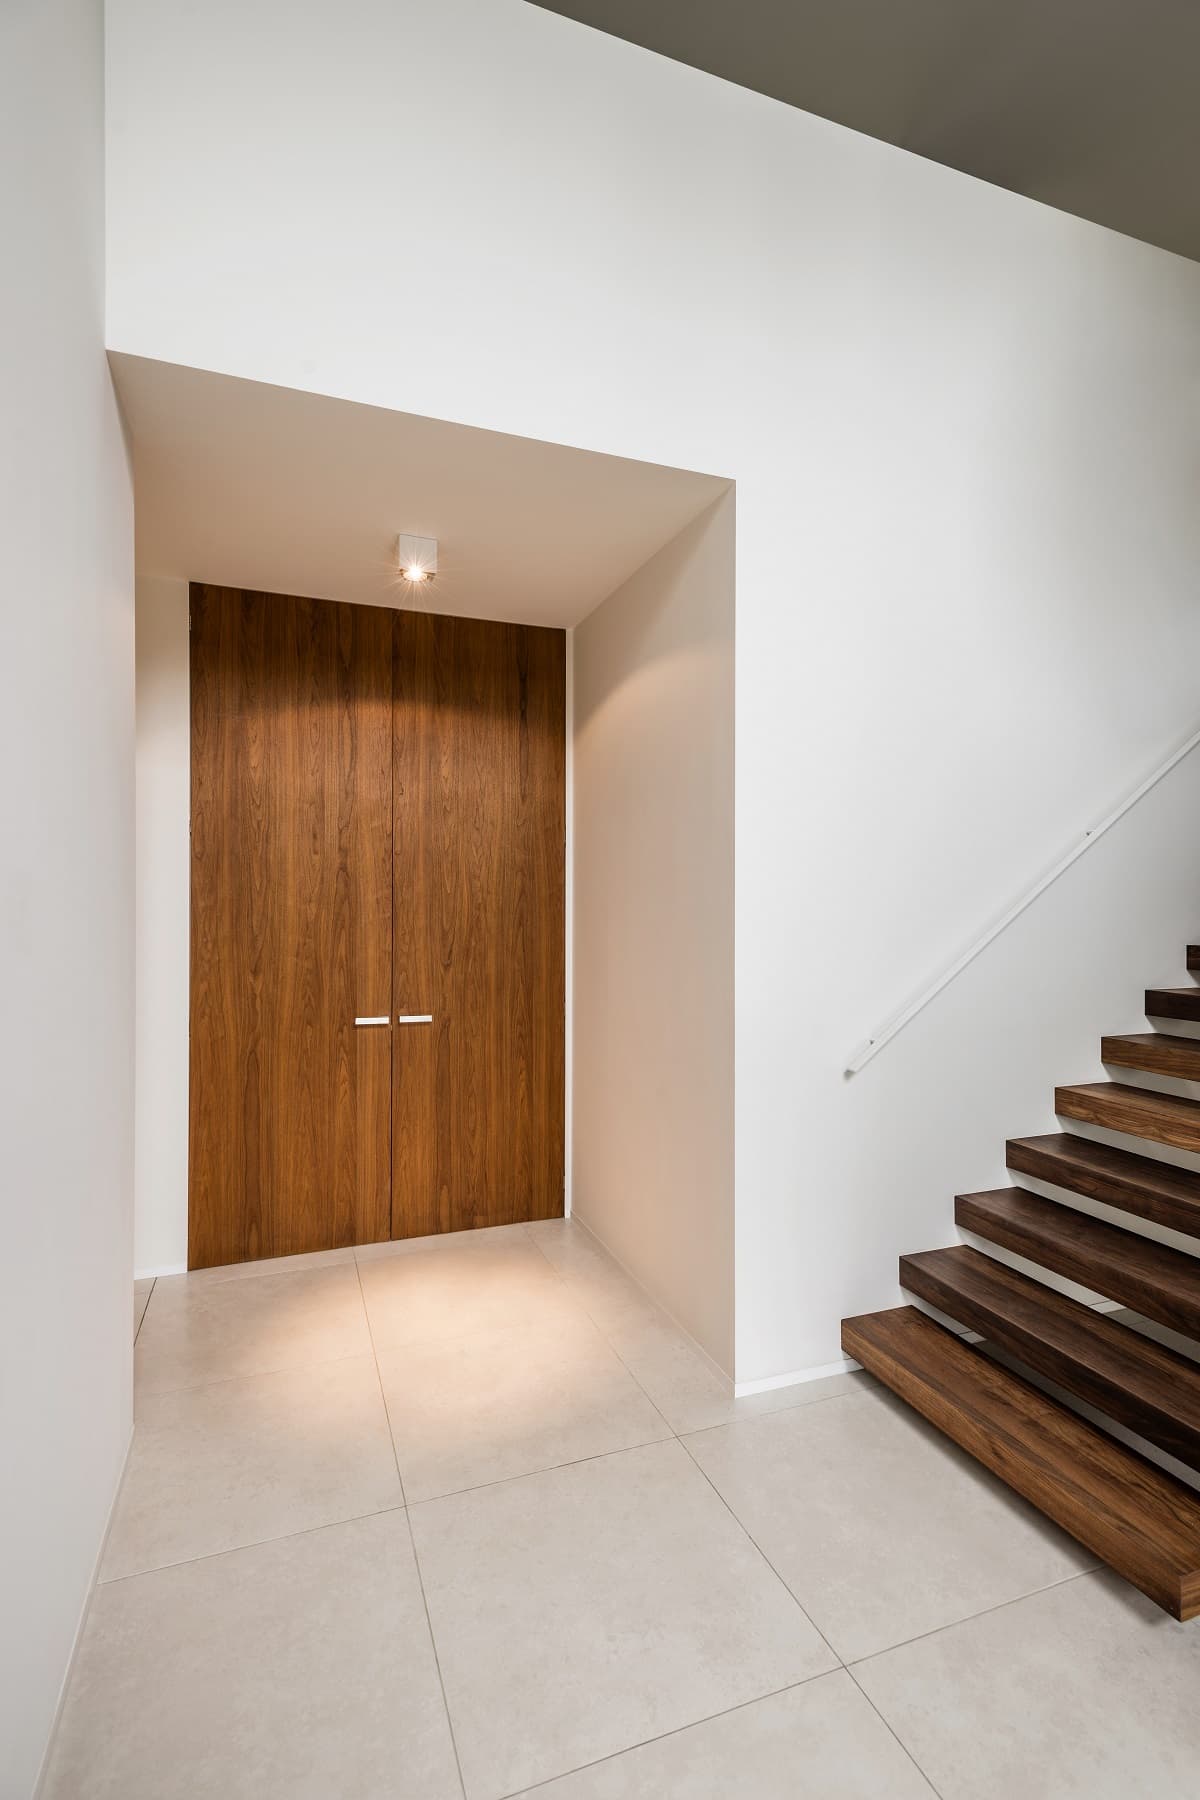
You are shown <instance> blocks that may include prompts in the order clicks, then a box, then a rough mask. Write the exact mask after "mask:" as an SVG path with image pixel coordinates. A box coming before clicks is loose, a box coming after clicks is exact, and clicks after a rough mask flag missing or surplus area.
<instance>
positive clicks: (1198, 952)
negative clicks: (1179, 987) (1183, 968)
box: [1187, 944, 1200, 975]
mask: <svg viewBox="0 0 1200 1800" xmlns="http://www.w3.org/2000/svg"><path fill="white" fill-rule="evenodd" d="M1187 966H1188V974H1189V975H1200V944H1189V945H1188V947H1187Z"/></svg>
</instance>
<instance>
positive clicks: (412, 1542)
mask: <svg viewBox="0 0 1200 1800" xmlns="http://www.w3.org/2000/svg"><path fill="white" fill-rule="evenodd" d="M354 1267H355V1269H356V1270H357V1271H358V1292H359V1297H360V1299H361V1300H362V1308H363V1312H364V1313H365V1314H366V1320H367V1336H368V1337H369V1338H370V1340H371V1355H372V1357H373V1358H374V1362H375V1379H376V1381H377V1382H378V1383H379V1397H380V1399H381V1400H382V1401H383V1416H384V1419H385V1420H386V1422H387V1429H388V1436H389V1438H391V1440H392V1456H393V1458H394V1459H395V1463H396V1479H397V1481H398V1482H399V1483H400V1498H401V1500H402V1501H403V1502H404V1519H405V1523H406V1525H407V1526H408V1543H409V1548H410V1549H411V1551H412V1559H413V1568H414V1569H415V1570H416V1576H417V1587H418V1589H419V1590H420V1595H421V1606H422V1608H423V1609H424V1613H425V1629H426V1631H427V1632H428V1633H429V1648H430V1649H431V1650H432V1652H433V1666H434V1668H435V1669H436V1670H437V1678H438V1689H439V1691H440V1693H441V1696H442V1711H443V1712H444V1713H445V1715H446V1730H447V1731H448V1732H449V1734H450V1748H451V1750H452V1751H453V1752H454V1767H455V1768H456V1770H457V1771H458V1785H459V1788H460V1789H461V1791H462V1795H463V1800H466V1793H467V1783H466V1780H465V1778H464V1776H463V1771H462V1758H461V1756H460V1755H459V1754H458V1739H457V1738H456V1737H455V1735H454V1720H453V1719H452V1718H451V1716H450V1701H449V1699H448V1698H447V1695H446V1678H445V1676H444V1675H443V1674H442V1659H441V1657H440V1656H439V1655H438V1647H437V1639H436V1638H435V1636H434V1635H433V1619H432V1617H431V1615H430V1611H429V1596H428V1594H427V1593H426V1592H425V1577H424V1575H423V1573H422V1571H421V1558H420V1555H419V1553H418V1551H417V1534H416V1532H415V1531H414V1530H413V1528H412V1517H411V1515H410V1514H409V1511H408V1500H407V1496H406V1494H405V1491H404V1475H403V1472H402V1470H401V1468H400V1452H399V1450H398V1449H397V1448H396V1434H395V1432H394V1431H393V1430H392V1415H391V1413H390V1412H389V1410H388V1403H387V1392H386V1390H385V1388H384V1385H383V1373H382V1371H381V1369H380V1367H379V1352H378V1350H377V1349H376V1347H375V1333H374V1330H373V1329H372V1326H371V1314H370V1310H369V1308H368V1306H367V1296H366V1292H365V1290H364V1288H363V1284H362V1267H361V1265H360V1263H359V1260H358V1258H357V1257H355V1259H354Z"/></svg>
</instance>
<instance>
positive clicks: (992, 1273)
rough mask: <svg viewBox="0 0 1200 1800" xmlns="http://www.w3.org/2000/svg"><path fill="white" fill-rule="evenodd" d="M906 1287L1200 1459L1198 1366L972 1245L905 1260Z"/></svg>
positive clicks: (1074, 1390) (1113, 1413)
mask: <svg viewBox="0 0 1200 1800" xmlns="http://www.w3.org/2000/svg"><path fill="white" fill-rule="evenodd" d="M900 1285H901V1287H903V1288H906V1289H907V1290H908V1292H909V1293H910V1294H916V1295H917V1296H918V1298H920V1299H922V1300H925V1301H927V1302H928V1303H929V1305H930V1306H936V1307H937V1309H938V1311H939V1312H943V1313H946V1314H947V1315H948V1316H949V1317H950V1318H952V1319H957V1321H958V1323H959V1324H960V1325H964V1326H966V1328H967V1329H968V1330H969V1331H977V1332H978V1333H979V1334H980V1336H981V1337H983V1338H986V1339H987V1341H988V1342H989V1343H991V1344H996V1345H998V1346H999V1348H1000V1349H1002V1350H1006V1351H1008V1352H1009V1354H1010V1355H1011V1356H1014V1357H1016V1359H1017V1360H1018V1361H1019V1362H1022V1363H1024V1364H1025V1366H1026V1367H1027V1368H1029V1369H1033V1370H1035V1371H1036V1372H1037V1374H1039V1375H1042V1376H1045V1377H1046V1379H1047V1380H1050V1381H1054V1382H1057V1383H1058V1385H1059V1386H1060V1387H1063V1388H1066V1389H1067V1391H1068V1392H1069V1393H1071V1394H1074V1395H1075V1396H1076V1398H1077V1399H1080V1400H1086V1401H1087V1402H1088V1403H1089V1405H1092V1406H1095V1407H1098V1408H1099V1409H1100V1411H1101V1412H1104V1413H1107V1414H1108V1415H1109V1417H1110V1418H1113V1419H1117V1420H1119V1422H1120V1423H1121V1424H1122V1425H1126V1426H1128V1427H1129V1429H1130V1430H1131V1431H1136V1432H1137V1433H1138V1434H1139V1435H1140V1436H1141V1437H1144V1438H1146V1439H1147V1440H1148V1442H1150V1443H1152V1444H1157V1445H1158V1446H1159V1448H1160V1449H1162V1450H1167V1451H1169V1452H1170V1453H1171V1455H1173V1456H1177V1457H1178V1458H1179V1459H1180V1461H1181V1462H1185V1463H1188V1464H1190V1465H1191V1466H1193V1467H1200V1367H1197V1365H1196V1364H1195V1363H1193V1362H1190V1361H1189V1360H1188V1358H1187V1357H1186V1356H1180V1355H1178V1354H1177V1353H1176V1352H1175V1351H1174V1350H1168V1349H1166V1348H1165V1346H1164V1345H1162V1344H1158V1343H1155V1342H1154V1341H1153V1340H1152V1339H1150V1338H1144V1337H1141V1336H1139V1334H1138V1333H1137V1332H1136V1331H1131V1330H1130V1329H1129V1327H1128V1326H1127V1325H1121V1324H1119V1323H1118V1322H1117V1321H1116V1320H1115V1319H1112V1318H1107V1317H1105V1315H1104V1314H1102V1313H1098V1312H1096V1311H1095V1310H1094V1308H1092V1307H1090V1306H1085V1305H1084V1304H1083V1302H1082V1301H1080V1300H1071V1299H1068V1297H1067V1296H1066V1295H1065V1294H1058V1293H1055V1291H1054V1290H1053V1288H1048V1287H1045V1286H1044V1285H1043V1284H1042V1283H1041V1282H1038V1281H1031V1280H1030V1278H1029V1276H1028V1275H1022V1274H1021V1273H1020V1272H1019V1271H1018V1270H1016V1269H1010V1268H1009V1267H1008V1265H1007V1264H1006V1263H1001V1262H997V1261H996V1260H995V1259H994V1258H993V1257H990V1256H984V1255H983V1254H982V1253H981V1252H980V1251H978V1250H972V1249H971V1248H970V1246H969V1245H967V1244H957V1245H955V1246H954V1248H953V1249H950V1250H928V1251H925V1252H924V1253H923V1254H921V1255H918V1256H902V1257H901V1258H900Z"/></svg>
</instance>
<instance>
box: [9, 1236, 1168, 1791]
mask: <svg viewBox="0 0 1200 1800" xmlns="http://www.w3.org/2000/svg"><path fill="white" fill-rule="evenodd" d="M134 1332H135V1336H136V1340H137V1341H136V1349H135V1361H136V1368H137V1392H136V1401H135V1412H136V1426H137V1429H136V1432H135V1436H134V1446H133V1451H132V1454H131V1457H130V1463H129V1468H128V1471H127V1474H126V1479H125V1484H124V1487H123V1490H122V1493H121V1496H120V1499H119V1502H118V1505H117V1509H116V1513H115V1516H114V1520H113V1527H112V1532H111V1534H110V1538H109V1542H108V1546H107V1549H106V1553H105V1557H104V1561H103V1564H102V1569H101V1580H100V1584H99V1586H98V1588H97V1590H96V1594H95V1598H94V1600H93V1603H92V1606H91V1610H90V1613H89V1616H88V1620H87V1624H86V1627H85V1630H84V1633H83V1638H82V1641H81V1645H80V1650H79V1654H78V1657H77V1659H76V1663H75V1668H74V1673H73V1676H72V1680H71V1684H70V1687H69V1690H68V1695H67V1699H66V1704H65V1706H64V1710H63V1716H62V1720H61V1724H60V1727H59V1731H58V1735H57V1738H56V1741H55V1744H54V1747H53V1750H52V1754H51V1760H50V1765H49V1769H48V1773H47V1780H46V1783H45V1787H44V1791H43V1793H44V1800H118V1797H119V1800H184V1797H185V1796H186V1797H187V1800H206V1797H207V1796H213V1797H214V1800H216V1797H220V1800H225V1797H226V1796H231V1797H233V1800H241V1797H243V1796H245V1797H246V1800H249V1797H250V1796H254V1800H293V1797H296V1800H309V1797H310V1796H311V1797H313V1800H316V1797H318V1796H320V1797H321V1800H325V1797H328V1800H454V1797H455V1796H458V1797H459V1800H462V1796H464V1795H465V1796H466V1800H502V1797H505V1796H511V1795H517V1794H521V1795H528V1796H533V1795H534V1794H536V1795H539V1796H540V1795H544V1796H546V1800H659V1797H662V1800H785V1797H786V1800H920V1797H921V1796H924V1797H926V1800H937V1797H939V1796H940V1800H1002V1797H1003V1800H1007V1796H1009V1795H1011V1794H1014V1793H1026V1794H1029V1795H1031V1796H1033V1795H1036V1796H1037V1797H1038V1800H1060V1797H1062V1800H1066V1797H1067V1796H1075V1795H1077V1794H1087V1795H1088V1796H1089V1797H1090V1800H1126V1797H1127V1796H1131V1795H1142V1794H1145V1795H1147V1796H1151V1795H1152V1796H1154V1800H1183V1797H1184V1796H1188V1797H1189V1800H1191V1797H1192V1796H1194V1795H1195V1794H1196V1792H1197V1777H1196V1770H1197V1768H1198V1767H1200V1725H1198V1724H1197V1717H1198V1714H1197V1710H1196V1708H1195V1706H1194V1705H1193V1699H1194V1696H1195V1694H1196V1692H1197V1691H1200V1637H1198V1636H1196V1635H1195V1634H1194V1631H1193V1629H1192V1628H1189V1627H1180V1626H1175V1625H1172V1624H1171V1623H1170V1622H1169V1621H1167V1620H1166V1619H1165V1618H1164V1617H1163V1616H1162V1615H1161V1614H1159V1613H1157V1612H1156V1611H1155V1610H1154V1609H1153V1608H1152V1607H1150V1606H1149V1605H1148V1604H1147V1603H1144V1602H1143V1601H1142V1600H1141V1599H1140V1598H1139V1597H1138V1596H1137V1595H1135V1594H1133V1593H1132V1592H1131V1590H1129V1589H1128V1588H1126V1587H1124V1586H1123V1585H1122V1584H1121V1583H1119V1582H1116V1581H1115V1580H1113V1579H1112V1578H1111V1577H1109V1576H1108V1575H1107V1574H1101V1573H1097V1572H1095V1571H1094V1570H1093V1567H1092V1564H1091V1560H1090V1559H1089V1558H1087V1557H1086V1556H1084V1555H1083V1554H1082V1553H1081V1552H1080V1551H1079V1550H1078V1548H1077V1547H1076V1546H1075V1545H1073V1544H1072V1543H1071V1542H1069V1541H1068V1540H1067V1539H1065V1538H1064V1537H1062V1536H1061V1535H1060V1534H1059V1533H1057V1532H1056V1531H1054V1530H1053V1529H1051V1528H1050V1527H1048V1526H1047V1525H1046V1524H1045V1523H1044V1522H1043V1521H1042V1520H1041V1519H1040V1518H1039V1517H1038V1516H1037V1515H1036V1514H1034V1513H1032V1512H1031V1511H1030V1510H1029V1509H1027V1508H1026V1507H1025V1506H1024V1505H1023V1504H1022V1503H1020V1502H1019V1501H1016V1500H1014V1499H1013V1498H1012V1496H1011V1495H1010V1494H1009V1493H1008V1492H1007V1490H1005V1489H1004V1488H1002V1487H1001V1486H999V1484H997V1483H996V1482H994V1481H993V1480H992V1479H991V1478H990V1477H988V1476H987V1475H986V1474H984V1473H983V1472H982V1471H981V1470H980V1469H979V1468H977V1467H976V1465H975V1464H973V1463H971V1462H970V1461H969V1460H967V1459H966V1458H964V1457H963V1456H961V1455H960V1454H959V1453H958V1452H957V1451H956V1450H954V1449H953V1448H952V1447H951V1446H950V1445H948V1444H947V1443H946V1442H945V1441H944V1440H942V1439H941V1438H939V1437H938V1436H937V1435H936V1434H935V1433H933V1432H931V1431H930V1430H929V1429H928V1428H927V1427H925V1426H924V1425H923V1424H922V1423H921V1422H920V1421H918V1420H917V1419H916V1418H914V1417H913V1416H912V1415H911V1414H909V1413H908V1412H907V1411H905V1410H904V1409H903V1408H901V1407H899V1406H898V1405H897V1404H896V1403H895V1402H894V1401H893V1400H892V1399H891V1398H890V1397H889V1396H887V1395H886V1394H884V1393H883V1392H882V1390H880V1389H879V1388H878V1387H876V1386H875V1384H874V1383H872V1382H871V1381H869V1380H868V1379H867V1378H866V1377H864V1376H841V1377H837V1378H835V1379H834V1380H832V1381H824V1382H813V1383H809V1384H805V1385H802V1386H798V1387H793V1388H787V1389H779V1390H776V1391H775V1392H773V1393H771V1394H768V1395H763V1396H756V1397H755V1398H753V1399H750V1400H741V1401H734V1400H732V1399H731V1398H730V1397H729V1395H728V1394H727V1393H726V1391H725V1389H724V1387H723V1385H722V1383H721V1382H720V1380H719V1379H718V1378H717V1377H716V1375H715V1374H714V1372H713V1371H712V1369H711V1368H710V1366H709V1365H708V1364H707V1363H706V1362H705V1360H704V1359H703V1358H702V1357H701V1356H700V1355H699V1354H698V1353H697V1352H696V1350H695V1349H694V1348H693V1346H692V1345H691V1344H690V1342H689V1340H688V1339H687V1338H686V1337H685V1336H684V1335H683V1334H682V1333H681V1332H679V1331H678V1330H676V1328H675V1327H674V1326H673V1325H672V1324H671V1323H670V1321H669V1320H668V1319H666V1318H665V1317H663V1315H662V1314H660V1313H658V1312H657V1311H656V1310H655V1308H654V1307H653V1306H652V1305H651V1304H650V1302H649V1301H648V1300H647V1299H646V1297H645V1296H644V1295H643V1294H642V1293H641V1292H640V1291H639V1290H638V1289H637V1288H636V1287H635V1286H634V1285H633V1284H632V1283H631V1282H629V1281H628V1280H627V1279H626V1278H625V1276H624V1275H623V1274H622V1273H621V1271H620V1270H619V1269H618V1268H617V1267H616V1265H615V1264H614V1263H613V1262H612V1261H611V1260H610V1259H609V1258H608V1257H607V1256H606V1255H605V1253H604V1252H603V1251H602V1250H600V1248H599V1247H598V1246H597V1245H596V1244H595V1242H594V1240H592V1239H591V1238H589V1237H588V1235H587V1234H586V1232H584V1231H583V1230H582V1229H581V1228H579V1227H578V1226H575V1225H572V1224H569V1223H564V1222H561V1221H551V1222H547V1223H545V1224H540V1225H534V1226H528V1227H522V1226H514V1227H512V1228H510V1229H508V1230H505V1231H500V1232H481V1233H478V1234H474V1235H472V1236H469V1237H456V1238H444V1239H440V1240H437V1241H434V1242H430V1241H424V1242H421V1243H416V1244H412V1243H410V1244H404V1245H396V1246H373V1247H371V1248H370V1249H367V1250H363V1251H361V1252H359V1253H358V1255H357V1256H355V1255H354V1254H353V1253H351V1252H345V1251H341V1252H336V1253H334V1254H332V1255H330V1256H327V1257H316V1258H314V1257H298V1258H295V1259H292V1260H291V1261H289V1262H287V1263H273V1264H254V1265H245V1266H242V1267H241V1268H238V1269H236V1270H210V1271H206V1272H205V1273H204V1274H202V1275H196V1276H188V1277H174V1278H169V1279H160V1280H158V1281H157V1282H155V1283H149V1282H147V1283H139V1284H138V1286H137V1289H136V1291H135V1296H134Z"/></svg>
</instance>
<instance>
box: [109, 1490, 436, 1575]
mask: <svg viewBox="0 0 1200 1800" xmlns="http://www.w3.org/2000/svg"><path fill="white" fill-rule="evenodd" d="M407 1510H408V1509H407V1507H406V1506H405V1505H404V1504H403V1502H400V1503H398V1504H397V1505H396V1506H376V1507H374V1508H372V1510H371V1511H370V1512H365V1513H351V1515H350V1517H349V1518H347V1519H326V1520H324V1521H323V1523H322V1524H320V1525H299V1526H297V1528H296V1530H295V1531H280V1532H278V1533H276V1535H275V1536H274V1537H263V1538H251V1539H250V1540H249V1542H248V1543H245V1544H225V1545H223V1546H222V1548H221V1549H220V1550H201V1551H200V1553H199V1555H197V1556H180V1557H178V1558H177V1559H176V1560H175V1561H174V1562H166V1563H155V1564H154V1566H153V1567H152V1568H149V1569H130V1570H129V1571H128V1572H127V1573H126V1574H124V1575H108V1576H101V1577H100V1579H99V1580H98V1581H97V1583H96V1586H97V1588H102V1587H106V1588H109V1587H118V1586H119V1585H120V1583H121V1582H123V1581H144V1580H145V1579H146V1577H147V1576H149V1575H165V1574H166V1573H167V1571H168V1569H186V1568H187V1567H188V1565H189V1563H199V1562H212V1560H213V1558H214V1557H217V1556H237V1555H238V1553H239V1552H240V1551H242V1550H261V1549H263V1548H264V1547H265V1546H266V1545H267V1544H285V1543H287V1541H288V1539H289V1538H298V1537H311V1536H312V1534H313V1532H315V1531H337V1530H338V1529H339V1527H340V1526H342V1525H358V1524H359V1523H360V1522H361V1521H362V1520H363V1519H382V1518H383V1517H384V1515H385V1514H386V1513H394V1512H407Z"/></svg>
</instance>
